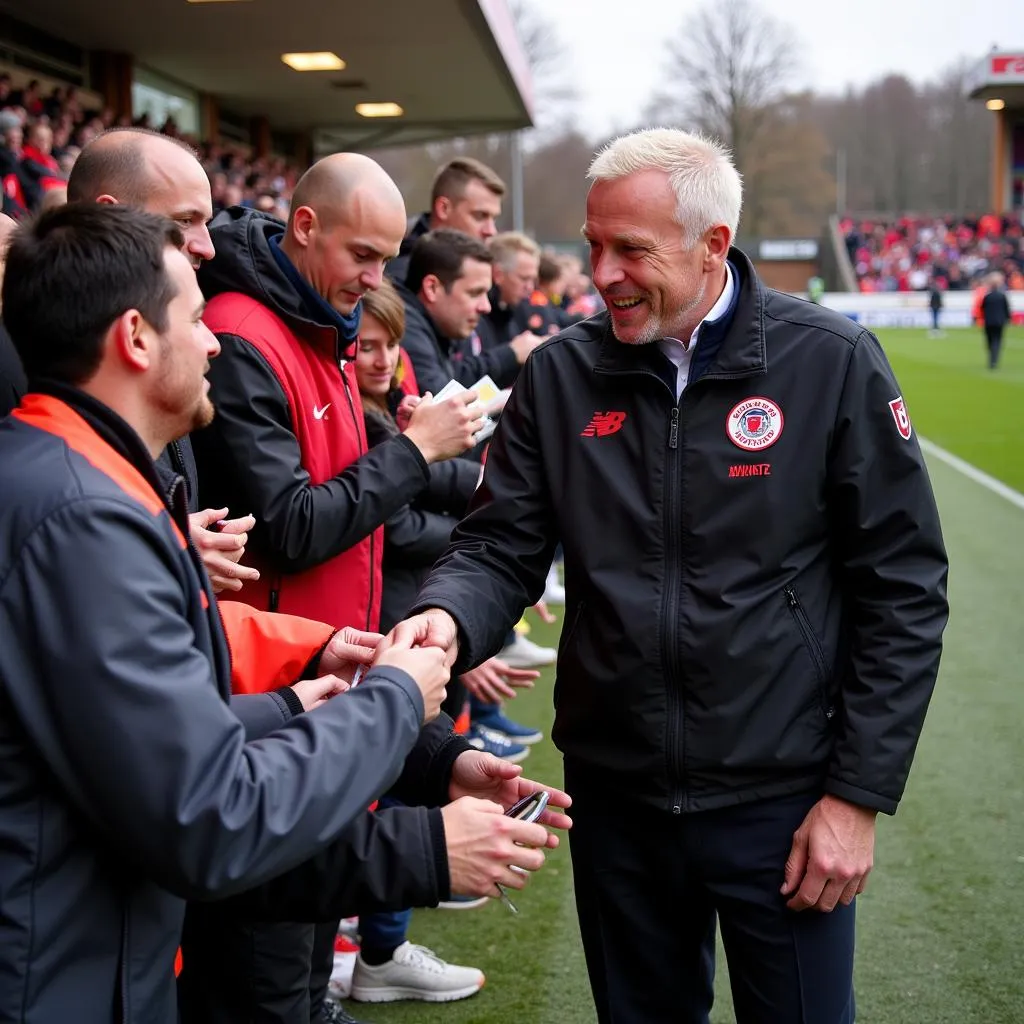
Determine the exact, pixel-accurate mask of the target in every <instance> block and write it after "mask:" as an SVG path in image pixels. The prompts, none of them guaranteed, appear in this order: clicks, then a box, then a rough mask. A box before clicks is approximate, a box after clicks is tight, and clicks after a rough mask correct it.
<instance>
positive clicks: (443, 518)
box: [366, 394, 480, 633]
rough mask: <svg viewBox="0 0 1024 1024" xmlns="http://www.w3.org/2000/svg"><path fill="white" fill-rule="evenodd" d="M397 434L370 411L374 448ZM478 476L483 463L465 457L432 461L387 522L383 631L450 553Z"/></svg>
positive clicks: (369, 431)
mask: <svg viewBox="0 0 1024 1024" xmlns="http://www.w3.org/2000/svg"><path fill="white" fill-rule="evenodd" d="M397 397H398V398H399V399H400V398H401V395H400V394H399V395H398V396H397ZM397 430H398V427H397V426H396V425H395V423H394V421H389V420H387V419H386V418H385V417H384V416H383V415H382V414H381V413H379V412H377V411H376V410H373V409H368V410H367V411H366V439H367V442H368V443H369V445H370V447H371V448H372V447H373V446H374V445H377V444H381V443H382V442H384V441H386V440H387V439H388V438H389V437H392V436H393V435H394V433H395V432H396V431H397ZM479 476H480V466H479V464H478V463H475V462H470V461H468V460H466V459H447V460H446V461H444V462H435V463H433V464H432V465H431V467H430V483H429V485H428V486H427V488H426V490H424V491H423V492H422V493H421V494H420V495H419V497H417V498H416V499H415V500H414V501H412V502H410V503H409V504H408V505H406V506H405V507H404V508H402V509H399V511H398V512H396V513H395V514H394V515H393V516H392V517H391V518H390V519H389V520H388V521H387V522H386V523H385V524H384V590H383V593H382V594H381V602H380V629H381V632H382V633H388V632H390V631H391V629H392V628H393V627H394V626H395V625H396V624H397V623H398V622H399V621H401V619H402V618H403V617H404V616H405V614H406V612H408V610H409V608H410V607H411V606H412V603H413V601H414V600H415V599H416V592H417V591H418V590H419V588H420V585H421V584H422V583H423V581H424V579H426V576H427V573H428V572H429V571H430V569H431V567H432V566H433V565H434V563H435V562H436V561H437V560H438V559H439V558H440V557H441V556H442V555H443V554H444V553H445V551H447V550H448V543H449V541H450V540H451V535H452V528H453V527H454V526H455V524H456V523H457V522H458V520H459V519H460V518H461V517H462V516H463V515H465V512H466V506H467V505H468V504H469V499H470V498H471V497H472V496H473V492H474V491H475V490H476V486H477V482H478V480H479Z"/></svg>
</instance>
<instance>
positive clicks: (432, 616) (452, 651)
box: [380, 608, 459, 668]
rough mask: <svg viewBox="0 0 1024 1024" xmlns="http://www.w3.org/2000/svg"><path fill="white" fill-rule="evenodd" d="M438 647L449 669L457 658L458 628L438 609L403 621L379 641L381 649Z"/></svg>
mask: <svg viewBox="0 0 1024 1024" xmlns="http://www.w3.org/2000/svg"><path fill="white" fill-rule="evenodd" d="M392 645H394V646H397V647H406V648H408V647H439V648H440V649H441V650H443V651H444V652H445V664H446V665H448V666H449V668H450V667H451V666H452V665H454V664H455V659H456V658H457V657H458V656H459V627H458V626H457V625H456V622H455V620H454V619H453V618H452V617H451V616H450V615H449V614H448V613H447V612H446V611H442V610H441V609H440V608H428V609H427V610H426V611H425V612H420V613H419V615H413V616H411V617H410V618H408V619H403V620H402V621H401V622H400V623H399V624H398V625H397V626H395V628H394V629H393V630H391V632H390V633H389V634H388V635H387V636H386V637H385V638H384V640H382V641H381V648H380V649H386V648H388V647H391V646H392Z"/></svg>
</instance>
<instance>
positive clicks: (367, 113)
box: [356, 103, 405, 117]
mask: <svg viewBox="0 0 1024 1024" xmlns="http://www.w3.org/2000/svg"><path fill="white" fill-rule="evenodd" d="M356 113H357V114H359V115H360V116H362V117H401V116H402V115H403V114H404V113H405V111H404V110H403V109H402V108H401V107H400V106H399V105H398V104H397V103H357V104H356Z"/></svg>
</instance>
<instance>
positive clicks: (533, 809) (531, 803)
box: [494, 789, 550, 914]
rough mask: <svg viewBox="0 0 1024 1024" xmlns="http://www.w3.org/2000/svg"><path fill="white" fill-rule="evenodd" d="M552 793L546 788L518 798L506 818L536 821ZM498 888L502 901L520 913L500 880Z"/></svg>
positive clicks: (514, 912) (518, 869)
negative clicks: (520, 798)
mask: <svg viewBox="0 0 1024 1024" xmlns="http://www.w3.org/2000/svg"><path fill="white" fill-rule="evenodd" d="M549 796H550V794H549V793H548V791H547V790H546V789H542V790H539V791H538V792H536V793H531V794H530V795H529V796H524V797H523V798H522V800H517V801H516V802H515V803H514V804H513V805H512V806H511V807H510V808H509V809H508V810H507V811H506V812H505V817H506V818H516V819H517V820H518V821H536V820H537V819H538V818H539V817H540V816H541V815H542V814H543V813H544V808H545V807H547V805H548V798H549ZM512 870H513V871H520V870H521V869H520V868H515V867H514V868H513V869H512ZM494 884H495V885H496V886H497V888H498V893H499V895H500V896H501V902H502V903H504V904H505V906H506V907H508V909H509V910H511V911H512V913H513V914H518V913H519V908H518V907H517V906H516V905H515V904H514V903H513V902H512V901H511V900H510V899H509V897H508V892H507V891H506V890H505V887H504V886H503V885H501V884H499V883H498V882H495V883H494Z"/></svg>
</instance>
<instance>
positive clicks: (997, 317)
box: [981, 288, 1010, 327]
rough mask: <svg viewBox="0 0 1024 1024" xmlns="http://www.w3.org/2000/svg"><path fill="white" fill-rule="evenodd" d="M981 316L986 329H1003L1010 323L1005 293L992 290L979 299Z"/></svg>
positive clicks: (1008, 303) (1008, 302)
mask: <svg viewBox="0 0 1024 1024" xmlns="http://www.w3.org/2000/svg"><path fill="white" fill-rule="evenodd" d="M981 316H982V319H983V321H984V323H985V326H986V327H1005V326H1006V325H1007V324H1008V323H1009V322H1010V301H1009V299H1007V297H1006V292H1004V291H1002V290H1001V289H998V288H996V289H992V290H990V291H987V292H985V294H984V295H983V296H982V299H981Z"/></svg>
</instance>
